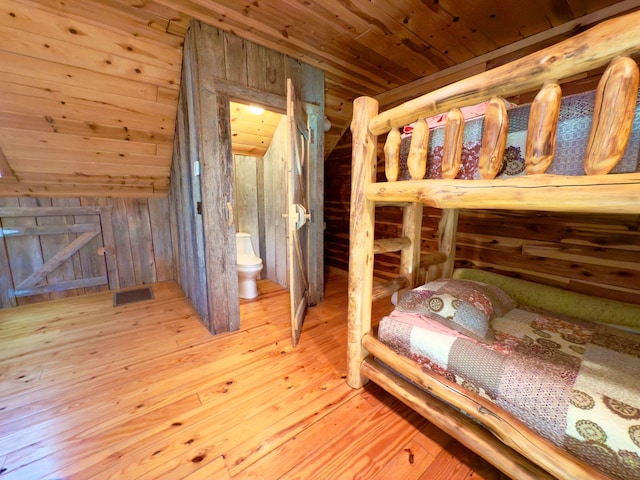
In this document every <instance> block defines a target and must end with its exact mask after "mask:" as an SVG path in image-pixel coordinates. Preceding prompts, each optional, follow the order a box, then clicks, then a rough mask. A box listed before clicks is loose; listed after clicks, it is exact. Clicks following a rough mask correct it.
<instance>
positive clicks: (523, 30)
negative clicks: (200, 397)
mask: <svg viewBox="0 0 640 480" xmlns="http://www.w3.org/2000/svg"><path fill="white" fill-rule="evenodd" d="M639 3H640V2H639V1H638V0H626V1H623V2H615V1H610V0H539V1H536V2H516V1H510V0H496V1H484V2H480V1H459V0H341V1H332V0H313V1H307V0H269V1H240V0H217V1H215V0H2V2H0V73H1V75H0V173H1V174H2V179H0V195H11V196H14V195H41V196H83V195H90V196H138V197H143V196H157V195H161V196H162V195H166V193H167V190H168V182H169V171H170V162H171V156H172V150H173V145H172V142H173V131H174V122H175V112H176V104H177V93H178V87H179V81H180V69H181V59H182V42H183V38H184V35H185V32H186V30H187V28H188V24H189V20H190V18H197V19H199V20H202V21H204V22H206V23H209V24H211V25H214V26H216V27H218V28H221V29H224V30H228V31H233V32H234V33H235V34H237V35H238V36H240V37H243V38H245V39H247V40H250V41H253V42H255V43H258V44H261V45H264V46H266V47H269V48H272V49H274V50H277V51H280V52H283V53H286V54H288V55H290V56H292V57H294V58H298V59H300V60H301V61H304V62H307V63H309V64H311V65H314V66H316V67H318V68H321V69H322V70H324V71H325V74H326V77H325V78H326V84H325V99H326V115H327V117H328V119H329V120H330V121H331V124H332V127H331V130H330V131H329V132H327V135H326V151H329V150H330V149H331V148H332V147H333V146H334V145H335V144H336V143H337V141H338V140H339V138H340V136H341V135H342V133H343V132H344V130H345V129H346V128H347V127H348V124H349V122H350V119H351V102H352V101H353V99H354V98H355V97H357V96H359V95H362V94H367V95H381V94H384V95H382V96H381V97H380V98H381V100H384V101H385V102H386V103H392V102H394V101H397V100H398V99H399V98H401V96H402V95H403V94H404V93H406V92H410V91H411V89H410V88H407V89H406V90H403V86H405V85H407V84H409V87H411V86H412V84H411V82H414V84H415V82H418V83H419V84H423V85H429V86H435V85H437V84H442V83H447V82H449V81H451V80H454V79H457V78H458V77H461V76H466V75H468V74H469V73H471V72H473V71H475V70H484V69H486V68H488V67H490V66H492V62H493V64H495V63H496V62H497V61H499V59H500V58H503V59H506V60H509V59H510V57H509V56H514V55H521V54H522V52H526V50H527V48H538V44H540V43H544V42H549V41H550V38H553V37H556V36H558V35H560V36H562V35H564V36H567V35H570V34H571V33H574V32H575V31H577V30H579V29H580V28H581V25H580V24H577V23H576V21H575V19H580V20H579V21H581V22H583V23H591V22H593V21H598V20H600V19H602V18H604V17H607V16H611V15H616V14H619V13H622V12H625V11H629V10H632V9H637V8H639V6H640V5H639ZM602 9H605V10H602ZM594 12H595V13H594ZM550 29H551V30H550ZM544 32H552V33H553V35H551V34H549V35H545V34H544ZM514 42H516V43H514ZM509 45H515V46H517V48H516V47H515V46H514V47H513V48H511V49H510V48H508V47H507V46H509ZM521 47H525V48H524V49H522V48H521ZM505 55H506V56H505ZM422 77H426V78H427V80H432V81H431V83H429V82H427V81H424V80H419V79H421V78H422ZM389 91H391V94H389V93H385V92H389ZM394 92H395V93H394ZM398 92H400V93H398ZM385 95H386V96H385ZM247 138H248V137H247ZM249 148H250V146H249Z"/></svg>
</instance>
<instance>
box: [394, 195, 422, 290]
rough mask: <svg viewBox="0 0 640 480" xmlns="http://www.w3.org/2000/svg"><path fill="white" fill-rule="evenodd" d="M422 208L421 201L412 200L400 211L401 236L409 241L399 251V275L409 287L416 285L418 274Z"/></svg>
mask: <svg viewBox="0 0 640 480" xmlns="http://www.w3.org/2000/svg"><path fill="white" fill-rule="evenodd" d="M422 210H423V205H422V203H418V202H414V203H409V204H407V205H406V206H405V207H404V209H403V212H402V236H403V237H406V238H408V239H409V240H411V242H410V244H409V245H407V246H405V247H404V248H402V250H401V251H400V276H401V277H404V278H406V279H407V281H408V282H409V288H414V287H416V286H417V285H418V278H419V274H420V250H421V248H420V246H421V245H420V244H421V238H422Z"/></svg>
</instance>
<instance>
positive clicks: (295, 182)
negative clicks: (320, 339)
mask: <svg viewBox="0 0 640 480" xmlns="http://www.w3.org/2000/svg"><path fill="white" fill-rule="evenodd" d="M309 138H310V129H309V127H308V124H307V116H306V114H305V112H304V108H303V104H302V102H301V101H300V99H299V98H298V97H297V95H296V92H295V89H294V87H293V82H292V81H291V79H290V78H289V79H287V173H288V177H289V185H288V195H287V197H288V201H287V203H288V205H289V210H288V213H287V215H288V217H287V218H288V222H287V236H288V241H287V244H288V252H287V253H288V257H289V297H290V299H291V341H292V343H293V346H296V345H297V344H298V341H299V340H300V331H301V330H302V323H303V322H304V317H305V314H306V312H307V306H308V303H309V300H308V296H309V240H310V234H309V225H310V219H311V214H310V213H309V210H308V209H309V193H308V192H309Z"/></svg>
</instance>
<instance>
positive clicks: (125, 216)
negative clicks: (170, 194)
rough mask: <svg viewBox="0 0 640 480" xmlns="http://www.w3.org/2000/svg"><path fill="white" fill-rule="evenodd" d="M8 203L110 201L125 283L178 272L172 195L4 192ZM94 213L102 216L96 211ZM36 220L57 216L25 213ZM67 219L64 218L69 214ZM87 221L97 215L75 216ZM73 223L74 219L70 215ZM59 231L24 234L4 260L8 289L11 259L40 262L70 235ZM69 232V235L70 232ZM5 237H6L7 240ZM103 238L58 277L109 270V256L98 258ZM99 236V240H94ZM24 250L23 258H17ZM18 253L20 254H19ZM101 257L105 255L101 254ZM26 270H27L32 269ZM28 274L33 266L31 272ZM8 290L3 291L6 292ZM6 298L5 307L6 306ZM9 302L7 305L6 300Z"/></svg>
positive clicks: (31, 299)
mask: <svg viewBox="0 0 640 480" xmlns="http://www.w3.org/2000/svg"><path fill="white" fill-rule="evenodd" d="M0 206H3V207H52V206H53V207H56V206H57V207H78V206H108V207H111V208H112V224H113V232H114V240H115V250H116V252H115V257H116V262H117V265H118V280H119V284H120V287H121V288H123V287H131V286H135V285H142V284H149V283H155V282H161V281H164V280H172V279H174V278H175V274H174V260H173V247H172V238H171V231H170V229H169V202H168V199H167V198H28V197H20V198H15V197H4V198H0ZM93 217H96V216H95V215H93ZM20 220H21V221H26V222H30V224H33V225H36V224H37V225H44V224H47V223H48V222H50V221H52V217H37V218H35V217H33V218H25V219H22V218H21V219H20ZM63 220H64V219H63ZM75 220H76V221H80V222H82V223H87V222H93V221H96V219H95V218H91V217H89V216H87V217H83V218H79V217H76V218H75ZM69 223H73V219H70V220H69ZM55 237H59V236H57V235H43V236H39V237H38V236H29V237H21V238H20V241H21V242H20V243H21V244H22V248H21V249H19V250H14V249H9V251H8V254H9V258H8V259H6V262H0V267H2V268H1V270H0V277H1V278H0V288H2V289H3V290H6V289H8V288H15V285H13V280H12V276H11V274H10V271H9V265H19V264H22V265H23V267H24V268H25V269H26V270H29V269H31V271H33V269H35V268H37V266H39V265H42V263H43V262H46V261H47V260H48V259H49V258H51V257H52V256H53V255H55V254H56V253H57V252H58V251H59V244H60V241H62V242H65V241H67V240H68V239H67V238H64V239H60V238H55ZM65 237H67V235H65ZM4 240H5V239H0V241H4ZM94 240H95V241H97V243H96V244H95V245H93V246H91V244H90V245H88V247H89V248H87V249H85V250H84V251H83V250H81V251H80V252H78V253H76V254H75V255H73V256H72V257H71V258H69V259H68V260H67V261H66V262H65V263H63V264H62V265H61V266H60V267H59V268H58V269H56V270H54V271H53V272H52V274H51V276H53V277H55V279H56V281H64V280H74V279H80V278H88V277H93V276H98V275H104V274H105V272H104V262H100V261H96V255H92V252H95V248H96V247H99V246H101V245H102V243H101V240H100V239H98V238H96V239H94ZM92 242H94V241H92ZM17 256H20V257H21V258H17ZM14 257H15V258H14ZM98 258H101V257H98ZM26 270H25V272H26ZM26 273H27V274H29V273H31V272H26ZM106 289H107V286H106V285H104V286H100V287H87V288H82V289H74V290H67V291H64V292H55V293H49V294H44V295H33V296H28V297H22V298H17V299H16V300H17V304H18V305H24V304H29V303H35V302H40V301H47V300H52V299H56V298H64V297H69V296H77V295H82V294H85V293H93V292H96V291H100V290H106ZM2 296H3V295H1V294H0V298H2ZM2 306H3V305H2V302H0V307H2ZM4 307H5V308H6V305H4Z"/></svg>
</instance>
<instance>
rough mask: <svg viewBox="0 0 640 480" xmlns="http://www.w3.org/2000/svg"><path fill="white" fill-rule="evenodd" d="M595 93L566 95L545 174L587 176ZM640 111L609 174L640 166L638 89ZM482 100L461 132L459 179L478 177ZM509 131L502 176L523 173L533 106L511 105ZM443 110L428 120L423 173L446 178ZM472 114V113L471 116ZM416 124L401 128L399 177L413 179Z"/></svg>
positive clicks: (635, 170)
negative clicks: (411, 156)
mask: <svg viewBox="0 0 640 480" xmlns="http://www.w3.org/2000/svg"><path fill="white" fill-rule="evenodd" d="M595 97H596V92H595V91H590V92H586V93H581V94H577V95H569V96H566V97H563V99H562V102H561V105H560V114H559V119H558V131H557V138H556V142H557V143H556V151H555V156H554V159H553V161H552V162H551V164H550V165H549V168H548V169H547V171H546V173H548V174H555V175H584V164H583V162H584V157H585V153H586V151H587V143H588V139H589V131H590V129H591V122H592V119H593V110H594V103H595ZM636 100H637V101H636V114H635V117H634V121H633V127H632V130H631V136H630V138H629V142H628V144H627V148H626V150H625V153H624V155H623V157H622V159H621V160H620V162H619V163H618V164H617V165H616V166H615V167H614V168H613V170H612V171H611V173H631V172H637V171H640V92H639V93H638V98H637V99H636ZM482 106H483V104H480V105H477V106H474V107H471V108H469V109H467V110H466V111H463V113H465V114H466V115H465V116H466V117H467V119H466V120H465V127H464V133H463V137H462V143H463V148H462V162H461V168H460V171H459V173H458V176H457V177H456V178H459V179H467V180H471V179H478V178H480V174H479V171H478V160H479V158H480V147H481V145H482V131H483V126H484V117H483V113H484V110H483V108H482ZM508 107H509V110H508V116H509V131H508V135H507V146H506V149H505V153H504V157H503V162H502V167H501V169H500V172H499V173H498V175H497V177H498V178H509V177H516V176H520V175H524V174H525V158H524V157H525V151H526V141H527V124H528V120H529V112H530V110H531V105H521V106H516V105H513V104H508ZM445 117H446V115H440V116H437V117H432V118H430V119H428V124H429V126H430V133H429V145H428V149H427V173H426V176H425V178H442V157H443V144H444V126H443V125H444V119H445ZM469 117H470V118H469ZM411 132H412V125H408V126H406V127H405V128H404V129H403V133H402V140H401V143H400V173H399V176H398V180H409V179H410V176H409V172H408V169H407V164H406V159H407V156H408V154H409V146H410V143H411Z"/></svg>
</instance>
